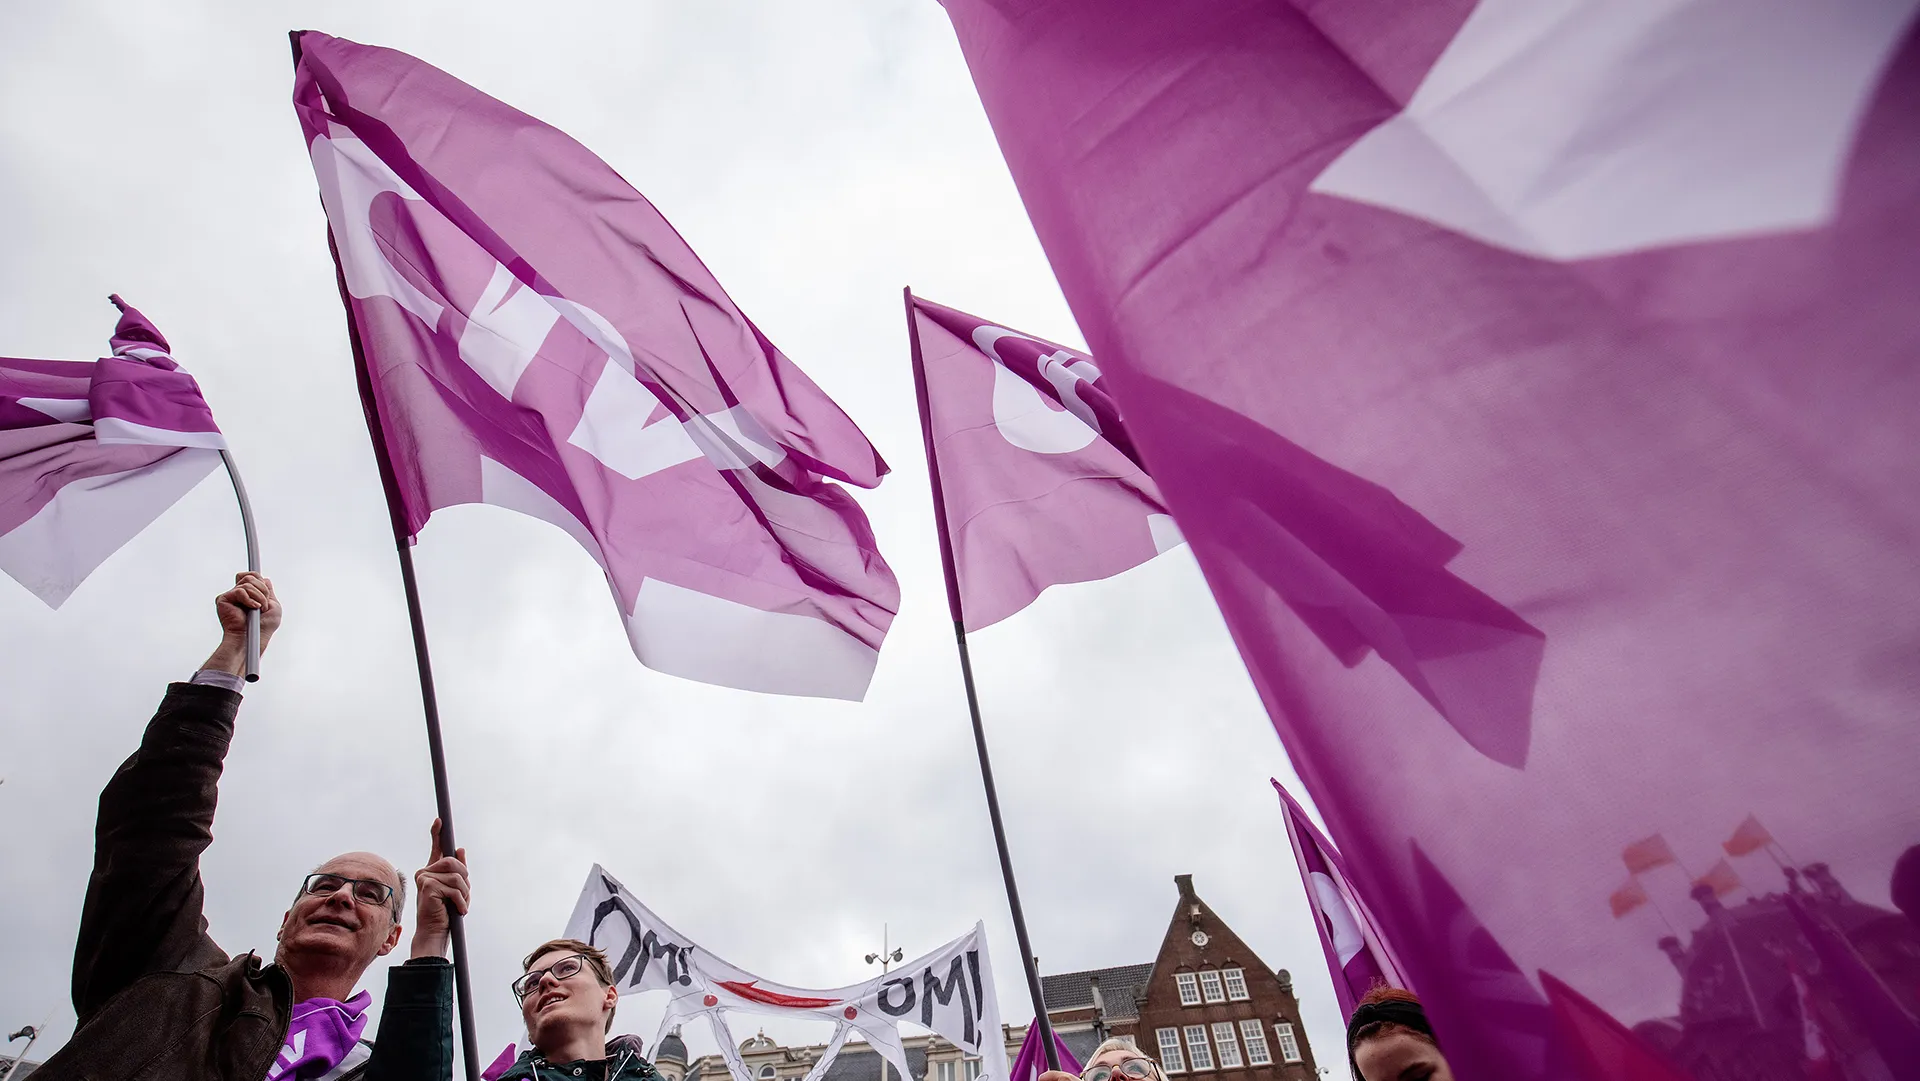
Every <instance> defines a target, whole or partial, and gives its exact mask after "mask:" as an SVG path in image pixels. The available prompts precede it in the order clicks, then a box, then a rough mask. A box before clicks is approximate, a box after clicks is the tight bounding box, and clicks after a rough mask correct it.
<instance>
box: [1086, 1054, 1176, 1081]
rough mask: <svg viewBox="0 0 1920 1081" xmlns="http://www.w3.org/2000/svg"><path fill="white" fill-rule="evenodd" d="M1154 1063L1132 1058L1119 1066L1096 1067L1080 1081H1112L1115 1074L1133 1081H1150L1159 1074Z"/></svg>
mask: <svg viewBox="0 0 1920 1081" xmlns="http://www.w3.org/2000/svg"><path fill="white" fill-rule="evenodd" d="M1157 1072H1159V1071H1157V1070H1156V1069H1154V1065H1153V1063H1152V1062H1149V1061H1148V1060H1146V1059H1143V1058H1130V1059H1128V1060H1127V1061H1125V1062H1122V1063H1121V1064H1120V1065H1118V1066H1095V1067H1094V1068H1093V1069H1091V1070H1088V1071H1087V1072H1086V1073H1083V1074H1081V1075H1080V1081H1112V1078H1113V1076H1114V1075H1115V1074H1118V1075H1120V1076H1121V1077H1124V1078H1131V1079H1132V1081H1148V1079H1149V1078H1151V1077H1153V1075H1154V1074H1155V1073H1157Z"/></svg>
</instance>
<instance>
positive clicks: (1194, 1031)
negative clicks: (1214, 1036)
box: [1187, 1025, 1213, 1070]
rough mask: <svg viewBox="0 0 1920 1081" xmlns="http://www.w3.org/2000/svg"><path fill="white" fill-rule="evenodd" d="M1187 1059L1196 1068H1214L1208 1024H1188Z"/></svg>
mask: <svg viewBox="0 0 1920 1081" xmlns="http://www.w3.org/2000/svg"><path fill="white" fill-rule="evenodd" d="M1187 1061H1188V1062H1191V1063H1193V1068H1194V1069H1196V1070H1211V1069H1213V1048H1211V1047H1209V1046H1207V1026H1205V1025H1188V1026H1187Z"/></svg>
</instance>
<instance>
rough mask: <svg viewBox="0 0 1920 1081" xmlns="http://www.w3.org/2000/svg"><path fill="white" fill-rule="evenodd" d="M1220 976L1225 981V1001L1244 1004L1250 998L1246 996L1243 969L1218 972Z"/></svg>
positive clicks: (1245, 976)
mask: <svg viewBox="0 0 1920 1081" xmlns="http://www.w3.org/2000/svg"><path fill="white" fill-rule="evenodd" d="M1220 976H1221V978H1222V979H1224V980H1226V981H1227V1001H1228V1002H1245V1001H1246V1000H1247V999H1249V998H1251V997H1252V996H1251V995H1249V994H1247V970H1246V969H1244V968H1226V969H1221V970H1220Z"/></svg>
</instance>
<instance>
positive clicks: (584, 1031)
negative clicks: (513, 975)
mask: <svg viewBox="0 0 1920 1081" xmlns="http://www.w3.org/2000/svg"><path fill="white" fill-rule="evenodd" d="M521 967H522V968H524V969H526V974H525V975H523V976H521V977H520V978H519V979H517V980H515V981H513V994H514V997H515V998H517V999H519V1000H520V1017H521V1019H522V1020H524V1021H525V1022H526V1023H527V1040H528V1042H530V1043H532V1044H533V1046H532V1047H530V1048H528V1049H527V1050H525V1051H523V1052H521V1053H520V1056H519V1057H518V1058H516V1059H514V1061H513V1065H512V1066H510V1067H508V1068H507V1069H505V1070H504V1071H503V1072H500V1073H495V1072H494V1070H492V1069H489V1070H488V1071H487V1075H486V1076H488V1077H490V1078H493V1079H494V1081H541V1079H543V1078H565V1079H566V1081H660V1074H659V1072H658V1071H656V1070H655V1069H654V1068H653V1063H651V1062H648V1061H647V1060H646V1059H645V1058H642V1057H641V1055H640V1041H639V1040H638V1039H637V1038H636V1037H633V1036H615V1037H614V1038H612V1039H611V1040H609V1039H608V1038H607V1031H608V1030H609V1029H611V1028H612V1027H613V1011H614V1008H615V1007H616V1006H618V1005H619V1003H620V989H619V988H617V987H615V986H614V985H613V968H612V967H611V966H610V965H608V964H607V955H606V954H604V953H602V952H601V951H599V950H597V949H595V948H594V947H592V946H589V945H588V944H586V943H585V942H581V941H579V940H577V939H571V938H556V939H554V940H553V941H551V942H548V943H545V944H543V945H541V946H540V947H539V948H538V949H536V950H534V951H533V952H532V953H530V954H528V955H527V959H526V961H525V962H523V963H522V965H521ZM507 1050H508V1051H509V1052H511V1051H512V1050H513V1049H512V1048H511V1047H510V1048H508V1049H507ZM502 1057H503V1058H505V1057H506V1056H502Z"/></svg>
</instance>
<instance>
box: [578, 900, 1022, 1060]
mask: <svg viewBox="0 0 1920 1081" xmlns="http://www.w3.org/2000/svg"><path fill="white" fill-rule="evenodd" d="M566 936H567V937H568V938H572V939H577V940H579V941H581V942H586V943H588V944H590V945H592V946H595V947H597V948H599V949H601V950H603V951H605V953H606V955H607V960H608V961H609V962H610V963H611V964H612V966H613V982H614V986H615V987H618V988H619V989H620V992H621V993H622V994H633V993H637V992H641V991H665V992H667V993H668V996H669V998H668V1001H667V1008H666V1012H665V1014H664V1015H663V1016H662V1017H661V1019H660V1032H659V1035H658V1036H656V1037H655V1039H654V1041H653V1044H652V1046H654V1047H658V1046H660V1041H661V1039H664V1038H665V1036H666V1034H667V1032H668V1031H670V1030H671V1029H673V1028H674V1027H675V1026H677V1025H680V1024H682V1023H684V1022H687V1021H690V1020H693V1019H694V1018H699V1017H704V1018H706V1019H707V1022H708V1024H710V1025H711V1026H712V1028H713V1034H714V1039H715V1040H716V1041H717V1042H718V1043H719V1045H720V1049H721V1053H722V1054H723V1055H725V1056H726V1059H727V1066H728V1069H729V1070H730V1071H731V1072H732V1074H733V1077H734V1081H753V1075H752V1072H751V1071H749V1070H748V1069H747V1067H746V1064H745V1063H744V1062H743V1061H742V1060H741V1058H740V1050H739V1048H740V1045H739V1042H738V1041H736V1040H735V1039H734V1038H733V1035H732V1033H731V1031H730V1030H729V1028H728V1027H727V1014H728V1012H730V1011H733V1010H741V1011H745V1012H748V1013H763V1014H785V1015H788V1016H790V1017H794V1018H799V1019H808V1020H820V1021H831V1022H833V1025H834V1031H833V1037H832V1038H831V1039H830V1040H829V1041H828V1043H827V1046H826V1050H825V1051H824V1052H822V1054H821V1056H820V1058H819V1060H818V1061H817V1062H815V1063H814V1065H813V1069H812V1071H811V1072H810V1073H808V1074H807V1077H806V1079H805V1081H820V1079H821V1078H823V1077H825V1076H826V1074H827V1069H828V1067H830V1066H831V1065H832V1064H833V1060H834V1057H835V1056H836V1055H838V1054H839V1052H840V1048H841V1047H842V1046H843V1045H844V1044H845V1043H846V1041H847V1038H848V1037H849V1036H853V1035H858V1036H860V1037H861V1038H862V1039H864V1040H865V1041H866V1042H867V1043H868V1045H870V1046H871V1047H872V1048H873V1049H874V1050H875V1051H877V1052H879V1053H880V1054H881V1055H882V1056H884V1057H885V1058H886V1060H887V1061H888V1062H891V1063H893V1065H894V1068H896V1069H898V1070H899V1071H900V1075H901V1076H902V1077H912V1076H913V1072H912V1071H911V1070H910V1069H908V1067H907V1058H906V1052H905V1051H904V1050H903V1048H902V1045H901V1042H900V1023H901V1022H903V1021H905V1022H911V1023H913V1024H916V1025H919V1026H920V1027H921V1028H924V1029H928V1030H931V1031H933V1032H937V1033H939V1034H940V1035H941V1036H942V1037H944V1038H945V1039H947V1040H949V1041H951V1042H952V1043H953V1044H954V1045H955V1046H956V1047H958V1048H960V1050H961V1051H962V1052H963V1053H965V1054H966V1055H969V1056H973V1057H977V1058H979V1059H980V1065H981V1072H980V1081H1007V1045H1006V1037H1005V1034H1004V1033H1003V1032H1002V1030H1001V1027H1000V1004H999V999H998V998H997V996H996V995H995V994H994V990H993V964H992V962H991V961H990V960H989V958H988V956H987V936H986V932H985V930H984V929H983V928H982V927H981V925H979V924H975V925H974V927H973V930H971V931H969V932H967V933H966V934H964V935H962V936H960V937H959V938H956V939H954V940H953V941H952V942H949V943H947V944H946V945H945V946H942V947H940V948H939V949H937V950H934V951H933V952H932V953H929V954H927V955H925V956H924V957H916V958H914V959H912V960H910V961H907V962H904V963H902V964H900V965H896V966H895V967H894V968H893V970H892V971H891V972H890V973H889V974H887V975H884V976H881V977H879V978H877V979H872V980H868V981H866V982H865V983H859V984H854V985H852V986H850V987H839V988H834V989H831V990H812V989H808V988H802V987H793V986H790V985H787V984H781V983H775V982H773V981H772V980H766V979H762V978H760V977H759V976H756V975H753V974H752V973H750V972H747V971H746V970H745V969H742V968H740V967H738V966H736V965H734V964H731V963H729V962H728V961H725V960H723V959H721V958H720V957H719V956H717V955H715V954H713V953H712V952H710V951H708V950H706V949H704V948H702V947H700V946H698V945H696V944H695V943H694V942H693V940H692V939H689V938H688V937H687V936H685V935H683V934H681V933H680V932H678V931H676V930H674V929H673V928H672V927H669V926H668V925H667V924H666V922H665V921H663V920H662V919H660V917H658V916H656V915H654V914H653V912H652V911H651V910H649V909H648V908H647V907H646V906H645V905H643V904H641V903H640V901H639V899H638V898H636V897H634V896H633V894H632V893H630V892H628V890H627V889H626V887H624V886H622V885H621V884H620V883H619V882H618V881H616V880H615V879H614V877H613V876H612V875H610V874H608V873H607V872H606V871H605V870H604V869H602V868H601V867H600V865H599V864H595V865H594V867H593V870H592V871H590V872H588V874H587V883H586V886H585V888H583V889H582V890H581V891H580V900H579V902H578V903H577V904H576V905H575V906H574V910H573V916H572V918H570V919H569V920H568V921H567V931H566Z"/></svg>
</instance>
